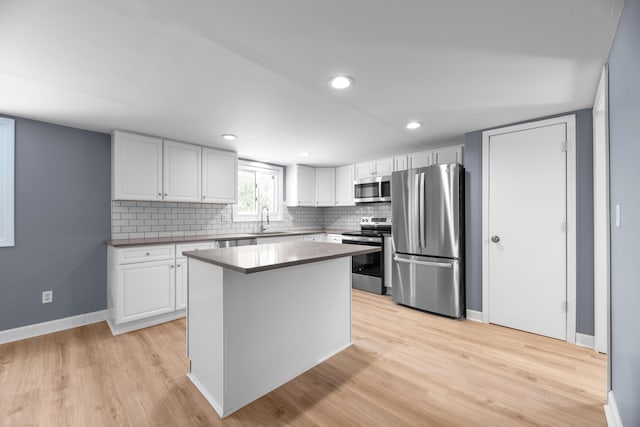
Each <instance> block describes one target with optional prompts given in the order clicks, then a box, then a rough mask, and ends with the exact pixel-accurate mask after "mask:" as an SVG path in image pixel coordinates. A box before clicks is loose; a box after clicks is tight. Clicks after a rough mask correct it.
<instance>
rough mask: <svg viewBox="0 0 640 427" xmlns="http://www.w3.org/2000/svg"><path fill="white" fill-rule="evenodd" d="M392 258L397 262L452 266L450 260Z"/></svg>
mask: <svg viewBox="0 0 640 427" xmlns="http://www.w3.org/2000/svg"><path fill="white" fill-rule="evenodd" d="M393 260H394V261H397V262H405V263H407V264H418V265H426V266H429V267H444V268H452V267H453V264H452V263H450V262H433V261H417V260H412V259H404V258H398V257H393Z"/></svg>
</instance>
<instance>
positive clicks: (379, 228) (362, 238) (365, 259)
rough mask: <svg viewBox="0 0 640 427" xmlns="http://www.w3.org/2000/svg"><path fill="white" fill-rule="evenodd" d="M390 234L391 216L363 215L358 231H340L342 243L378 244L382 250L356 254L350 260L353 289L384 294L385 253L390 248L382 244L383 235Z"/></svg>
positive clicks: (383, 240) (389, 250)
mask: <svg viewBox="0 0 640 427" xmlns="http://www.w3.org/2000/svg"><path fill="white" fill-rule="evenodd" d="M390 235H391V218H384V217H370V216H365V217H362V219H361V220H360V231H351V232H347V233H342V243H348V244H351V245H367V246H379V247H380V248H381V249H382V251H381V252H376V253H373V254H366V255H357V256H354V257H352V261H351V273H352V274H351V283H352V287H353V288H355V289H360V290H363V291H367V292H373V293H376V294H380V295H384V294H385V292H386V288H385V284H384V283H385V281H384V278H385V268H384V264H385V262H384V261H385V254H387V253H388V254H391V248H387V247H386V245H385V244H384V242H385V239H384V238H385V237H389V236H390ZM389 273H390V272H389Z"/></svg>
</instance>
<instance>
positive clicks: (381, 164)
mask: <svg viewBox="0 0 640 427" xmlns="http://www.w3.org/2000/svg"><path fill="white" fill-rule="evenodd" d="M392 172H393V158H388V159H380V160H374V161H371V162H365V163H358V164H356V179H363V178H375V177H378V176H386V175H391V173H392Z"/></svg>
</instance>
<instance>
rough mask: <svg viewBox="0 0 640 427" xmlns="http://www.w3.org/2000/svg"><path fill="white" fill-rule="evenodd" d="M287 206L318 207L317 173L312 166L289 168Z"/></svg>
mask: <svg viewBox="0 0 640 427" xmlns="http://www.w3.org/2000/svg"><path fill="white" fill-rule="evenodd" d="M286 179H287V206H315V205H316V196H315V189H316V173H315V169H314V168H312V167H310V166H303V165H293V166H287V177H286Z"/></svg>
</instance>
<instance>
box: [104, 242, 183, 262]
mask: <svg viewBox="0 0 640 427" xmlns="http://www.w3.org/2000/svg"><path fill="white" fill-rule="evenodd" d="M174 255H175V247H174V245H162V246H137V247H135V248H127V249H118V250H117V256H116V259H117V262H118V264H130V263H132V262H146V261H161V260H165V259H173V257H174Z"/></svg>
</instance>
